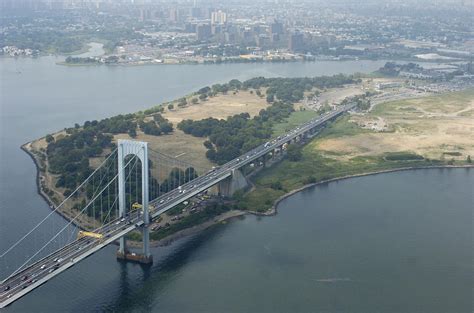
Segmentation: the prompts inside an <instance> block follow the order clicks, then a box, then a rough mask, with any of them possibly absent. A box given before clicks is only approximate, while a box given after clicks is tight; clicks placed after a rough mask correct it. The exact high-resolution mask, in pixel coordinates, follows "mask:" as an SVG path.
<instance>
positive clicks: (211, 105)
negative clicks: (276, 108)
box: [163, 91, 268, 125]
mask: <svg viewBox="0 0 474 313" xmlns="http://www.w3.org/2000/svg"><path fill="white" fill-rule="evenodd" d="M262 94H264V92H262ZM188 102H189V101H188ZM267 106H268V104H267V102H266V99H265V97H259V96H257V95H256V94H255V92H254V93H253V94H251V93H250V92H249V91H240V92H238V93H237V94H235V95H234V94H233V93H232V92H229V93H228V94H227V95H223V94H219V95H217V96H216V97H213V98H209V99H208V100H206V101H201V102H199V103H198V104H192V105H189V106H187V107H184V108H176V106H175V109H174V110H171V111H167V112H165V113H164V114H163V116H164V117H165V118H167V119H169V120H170V121H171V122H172V123H174V124H175V125H176V124H177V123H179V122H181V121H182V120H185V119H192V120H202V119H205V118H208V117H214V118H217V119H225V118H227V117H228V116H231V115H235V114H239V113H243V112H247V113H249V114H250V115H251V116H255V115H257V114H258V112H260V110H262V109H265V108H266V107H267Z"/></svg>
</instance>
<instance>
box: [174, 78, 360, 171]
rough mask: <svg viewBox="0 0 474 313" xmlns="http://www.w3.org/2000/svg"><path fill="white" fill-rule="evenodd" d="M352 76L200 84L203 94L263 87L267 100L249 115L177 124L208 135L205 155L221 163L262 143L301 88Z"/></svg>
mask: <svg viewBox="0 0 474 313" xmlns="http://www.w3.org/2000/svg"><path fill="white" fill-rule="evenodd" d="M354 82H356V80H355V79H354V78H353V77H352V76H345V75H335V76H322V77H314V78H264V77H256V78H252V79H249V80H247V81H244V82H240V81H239V80H236V79H234V80H231V81H230V82H229V83H227V84H216V85H213V86H212V87H204V88H201V89H199V90H198V91H197V94H198V95H200V97H201V96H204V97H207V96H212V95H214V94H216V93H218V92H222V93H225V92H227V91H229V90H234V91H236V90H248V89H255V90H257V91H260V89H261V88H267V101H268V102H269V103H271V106H269V107H268V108H267V109H265V110H261V111H260V112H259V114H258V115H257V116H255V117H254V118H250V115H249V114H248V113H242V114H237V115H234V116H231V117H228V118H227V119H225V120H218V119H215V118H207V119H203V120H200V121H193V120H189V119H188V120H183V121H181V122H180V123H179V124H178V128H179V129H181V130H182V131H183V132H185V133H186V134H190V135H193V136H196V137H208V138H209V140H207V141H205V142H204V145H205V147H206V148H207V149H208V151H207V152H206V156H207V158H208V159H210V160H211V161H213V162H216V163H218V164H223V163H225V162H227V161H230V160H231V159H233V158H235V157H238V156H239V155H241V154H243V153H245V152H247V151H248V150H250V149H252V148H254V147H256V146H258V145H260V144H262V143H263V142H265V141H266V140H267V139H269V138H270V137H271V136H272V133H273V130H272V126H273V125H274V123H275V122H279V121H281V120H283V119H284V118H287V117H289V116H290V114H291V112H293V103H294V102H297V101H300V100H302V99H303V97H304V92H305V91H310V90H312V89H313V88H314V87H317V88H330V87H338V86H341V85H344V84H349V83H354Z"/></svg>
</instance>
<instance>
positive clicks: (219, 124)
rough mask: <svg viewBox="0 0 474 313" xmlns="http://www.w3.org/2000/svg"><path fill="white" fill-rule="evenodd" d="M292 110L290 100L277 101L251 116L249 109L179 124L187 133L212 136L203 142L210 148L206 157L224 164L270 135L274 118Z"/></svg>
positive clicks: (284, 116)
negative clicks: (226, 116) (219, 118)
mask: <svg viewBox="0 0 474 313" xmlns="http://www.w3.org/2000/svg"><path fill="white" fill-rule="evenodd" d="M292 111H293V106H292V105H291V104H289V103H284V102H275V103H274V104H273V105H272V106H270V107H269V108H267V109H266V110H261V111H260V113H259V115H257V116H255V117H254V118H250V115H249V114H248V113H241V114H238V115H234V116H230V117H228V118H227V119H225V120H223V119H221V120H217V119H215V118H207V119H204V120H200V121H192V120H183V121H182V122H180V123H179V124H178V128H179V129H181V130H182V131H183V132H185V133H186V134H190V135H193V136H196V137H208V138H209V140H207V141H206V142H205V143H204V145H205V146H206V148H207V149H208V151H207V152H206V156H207V158H208V159H210V160H211V161H213V162H216V163H218V164H224V163H225V162H227V161H230V160H231V159H233V158H236V157H237V156H239V155H240V154H242V153H245V152H246V151H248V150H251V149H252V148H255V147H256V146H258V145H260V144H262V143H263V142H264V141H265V140H267V139H268V138H270V137H271V135H272V133H273V130H272V125H273V124H274V122H276V121H281V120H282V119H284V118H286V117H288V116H289V115H290V114H291V112H292Z"/></svg>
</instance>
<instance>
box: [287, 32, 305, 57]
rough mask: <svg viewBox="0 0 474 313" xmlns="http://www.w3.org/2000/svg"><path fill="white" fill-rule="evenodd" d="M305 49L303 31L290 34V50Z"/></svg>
mask: <svg viewBox="0 0 474 313" xmlns="http://www.w3.org/2000/svg"><path fill="white" fill-rule="evenodd" d="M303 49H304V37H303V34H302V33H299V32H296V33H293V34H291V35H290V38H289V40H288V50H290V51H292V52H298V51H301V50H303Z"/></svg>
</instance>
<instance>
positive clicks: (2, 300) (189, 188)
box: [0, 104, 355, 308]
mask: <svg viewBox="0 0 474 313" xmlns="http://www.w3.org/2000/svg"><path fill="white" fill-rule="evenodd" d="M354 107H355V104H349V105H346V106H343V107H340V108H338V109H337V110H333V111H331V112H327V113H325V114H324V115H322V116H319V117H317V118H314V119H312V120H310V121H308V122H306V123H304V124H302V125H300V126H298V127H296V128H295V129H293V130H291V131H289V132H287V133H286V134H283V135H281V136H279V137H277V138H275V139H273V140H270V141H268V142H266V143H265V144H262V145H260V146H258V147H257V148H254V149H252V150H250V151H248V152H247V153H246V154H244V155H242V156H240V157H238V158H236V159H233V160H231V161H229V162H227V163H226V164H224V165H222V166H220V167H218V168H215V169H213V170H211V171H209V172H208V173H205V174H204V175H202V176H199V177H198V178H196V179H194V180H192V181H190V182H188V183H186V184H183V185H182V186H181V187H180V188H177V189H174V190H172V191H170V192H168V193H166V194H163V195H161V196H160V197H158V198H156V199H154V200H152V201H150V203H149V212H150V218H151V219H152V220H153V219H156V218H158V216H160V215H161V214H163V213H164V212H166V211H168V210H170V209H172V208H173V207H175V206H176V205H178V204H180V203H182V202H183V201H185V200H187V199H190V198H192V197H193V196H195V195H197V194H199V193H201V192H203V191H205V190H207V189H209V188H210V187H212V186H213V185H216V184H217V183H219V182H220V181H222V180H224V179H226V178H227V177H230V176H232V174H233V171H235V170H238V169H239V168H241V167H242V166H245V165H247V164H250V163H252V162H254V161H255V160H257V159H259V158H261V157H263V156H265V155H267V154H269V153H270V152H273V153H274V152H275V150H276V149H278V148H280V147H282V146H283V145H284V144H285V143H289V142H291V141H292V140H293V139H295V138H296V137H298V136H300V135H303V134H305V133H306V132H308V131H309V130H311V129H313V128H315V127H317V126H320V125H322V124H324V123H325V122H327V121H328V120H331V119H333V118H335V117H337V116H339V115H341V114H343V113H344V112H346V111H348V110H350V109H352V108H354ZM143 224H144V223H143V218H142V212H141V211H133V212H130V213H129V214H128V215H127V216H126V217H124V218H118V219H115V220H113V221H111V222H110V223H108V224H106V225H104V226H102V227H101V228H99V229H97V230H96V231H95V232H97V233H100V234H102V235H103V237H102V238H100V239H99V238H90V237H83V238H80V239H76V240H75V241H73V242H71V243H69V244H67V245H66V246H64V247H63V248H61V249H59V250H57V251H55V252H54V253H52V254H50V255H48V256H47V257H45V258H43V259H41V260H39V261H37V262H35V263H34V264H32V265H29V266H28V267H26V268H25V269H23V270H22V271H20V272H18V273H15V275H13V276H11V277H9V278H7V279H6V280H4V281H3V282H2V283H1V286H0V308H2V307H5V306H7V305H8V304H10V303H12V302H14V301H15V300H17V299H19V298H20V297H22V296H23V295H25V294H27V293H28V292H30V291H32V290H33V289H35V288H37V287H38V286H40V285H41V284H43V283H45V282H47V281H48V280H49V279H51V278H52V277H54V276H56V275H58V274H59V273H61V272H63V271H65V270H67V269H68V268H70V267H71V266H74V265H75V264H76V263H78V262H80V261H81V260H83V259H85V258H86V257H88V256H89V255H91V254H93V253H95V252H96V251H98V250H100V249H101V248H103V247H105V246H106V245H108V244H110V243H112V242H114V241H116V240H118V239H119V238H121V237H122V236H124V235H126V234H127V233H129V232H131V231H133V230H134V229H136V228H139V227H142V226H143Z"/></svg>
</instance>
